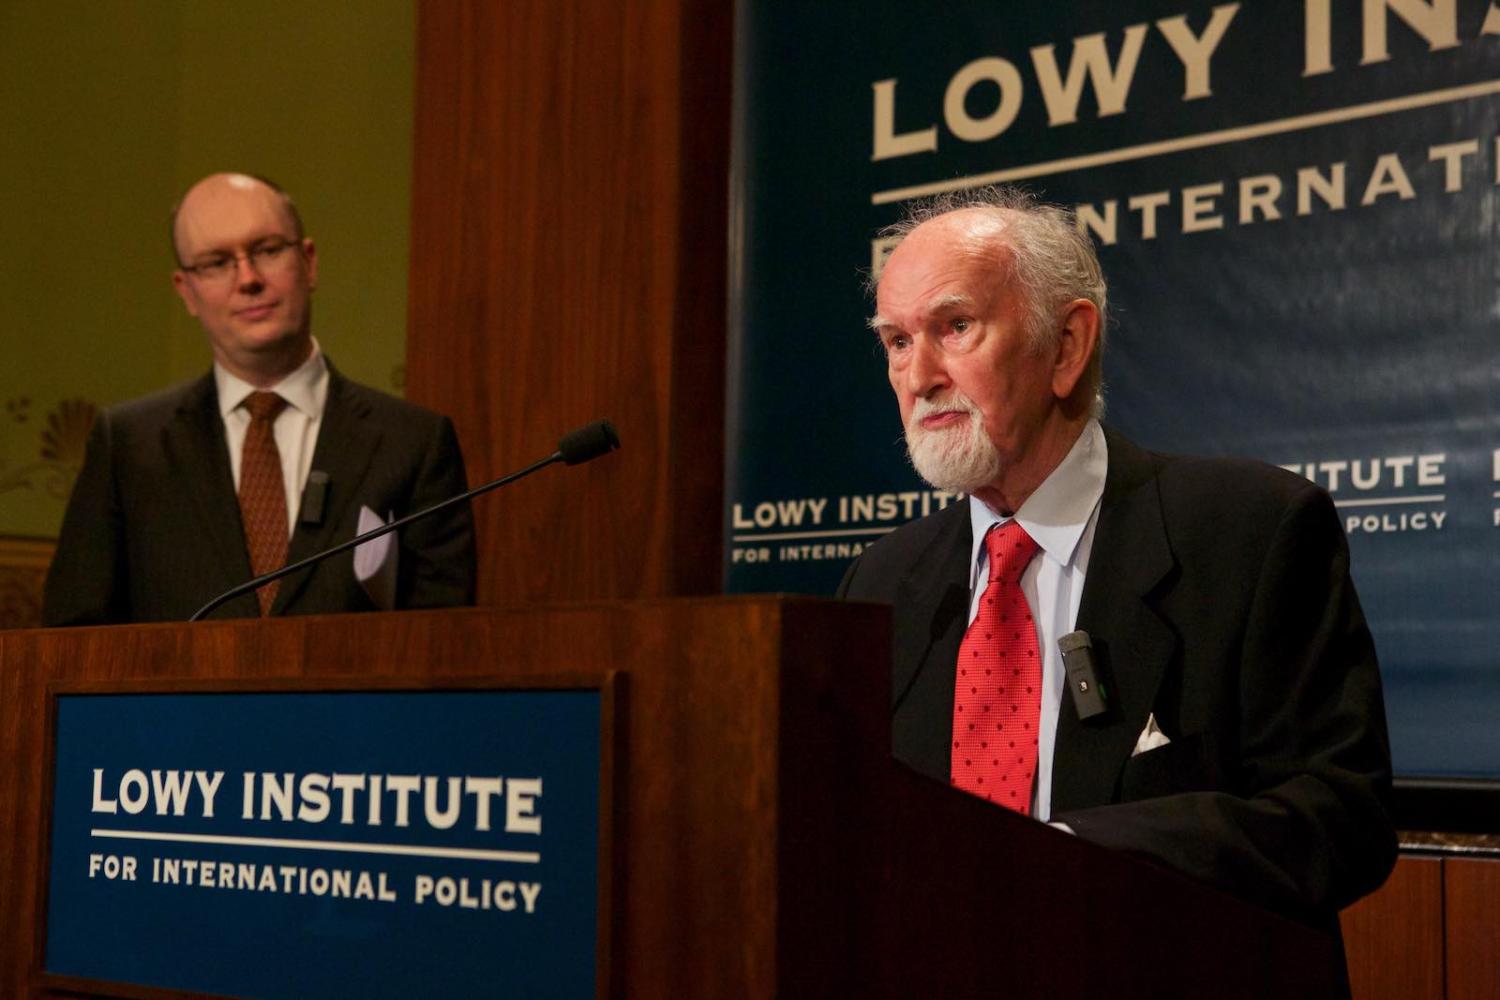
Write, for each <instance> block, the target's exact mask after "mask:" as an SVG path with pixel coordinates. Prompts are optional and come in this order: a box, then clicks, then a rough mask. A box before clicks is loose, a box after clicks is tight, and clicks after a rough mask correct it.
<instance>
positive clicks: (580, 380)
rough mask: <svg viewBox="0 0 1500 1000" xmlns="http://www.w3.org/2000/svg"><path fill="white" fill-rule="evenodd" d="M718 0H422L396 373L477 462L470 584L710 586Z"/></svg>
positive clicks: (526, 597)
mask: <svg viewBox="0 0 1500 1000" xmlns="http://www.w3.org/2000/svg"><path fill="white" fill-rule="evenodd" d="M732 21H733V18H732V5H731V4H713V3H709V2H703V0H610V2H601V0H506V2H504V3H494V2H492V0H451V2H450V0H444V2H441V3H436V2H434V3H424V4H421V5H419V15H418V45H417V96H416V135H415V154H414V156H415V162H414V169H413V190H412V212H413V225H412V251H411V292H410V303H411V304H410V322H409V333H408V342H407V390H406V391H407V395H408V397H409V398H411V399H413V400H414V401H417V402H420V403H422V404H424V405H427V406H430V407H433V408H434V409H437V410H440V411H442V412H445V413H448V414H450V415H452V416H453V418H454V420H455V422H456V423H457V425H458V429H459V435H460V438H461V440H462V442H463V445H464V451H465V454H466V456H467V458H468V461H469V470H470V471H469V478H470V480H471V481H472V482H479V481H482V480H484V479H488V478H492V477H494V476H496V475H499V474H501V473H503V472H506V471H509V470H511V469H514V468H518V467H520V466H522V465H525V464H527V463H529V462H531V461H533V460H534V459H536V458H539V457H542V456H544V455H546V454H548V453H550V452H551V451H552V450H553V449H554V448H555V447H556V442H557V438H558V436H559V435H560V433H562V432H564V431H567V430H570V429H572V428H573V427H574V426H577V425H580V424H583V423H586V422H588V421H590V420H593V419H596V418H599V417H608V418H611V419H613V420H614V421H615V424H616V426H617V427H618V429H619V432H620V436H621V438H622V440H623V442H624V447H623V449H622V450H621V451H620V452H619V453H618V454H615V455H612V456H609V457H607V458H605V459H602V460H600V461H598V462H595V463H594V464H592V465H590V466H586V467H582V468H576V469H563V468H560V467H559V468H552V469H548V470H546V471H545V472H543V473H541V474H540V475H538V476H537V477H535V478H533V479H531V480H528V481H526V482H524V483H521V484H518V485H516V486H513V487H508V488H507V489H506V490H504V491H502V492H501V493H500V494H498V495H495V496H491V497H488V498H485V499H484V500H481V501H480V502H479V504H478V506H477V508H476V515H477V518H478V522H479V525H480V546H481V549H480V601H481V603H497V602H501V601H532V600H542V599H549V598H605V597H641V596H644V597H652V596H669V595H676V594H691V593H707V592H712V591H715V590H717V589H718V587H719V585H720V578H721V571H720V552H719V543H720V537H721V521H722V514H721V509H722V496H723V485H722V477H723V457H724V456H723V448H724V446H723V412H724V388H723V387H724V371H723V367H724V353H725V348H724V344H725V334H724V330H725V282H726V266H725V260H726V249H725V248H726V241H727V216H728V212H727V197H728V195H727V192H728V154H729V134H730V63H731V51H732V44H731V35H732V29H733V24H732Z"/></svg>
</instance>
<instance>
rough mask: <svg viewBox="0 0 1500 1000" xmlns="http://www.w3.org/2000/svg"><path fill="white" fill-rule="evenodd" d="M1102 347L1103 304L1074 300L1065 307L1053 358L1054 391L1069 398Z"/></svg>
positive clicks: (1060, 397)
mask: <svg viewBox="0 0 1500 1000" xmlns="http://www.w3.org/2000/svg"><path fill="white" fill-rule="evenodd" d="M1098 349H1099V307H1098V306H1096V305H1094V304H1093V303H1092V302H1090V301H1089V300H1088V299H1074V300H1073V301H1072V302H1069V303H1068V304H1067V305H1066V306H1063V309H1062V316H1061V319H1060V321H1059V329H1058V334H1057V349H1056V353H1055V354H1054V355H1053V360H1052V394H1053V395H1054V396H1056V397H1057V398H1058V399H1067V398H1069V397H1070V396H1072V395H1073V391H1074V390H1075V389H1077V388H1078V380H1079V379H1081V378H1082V377H1083V373H1084V371H1085V369H1087V368H1088V366H1089V359H1090V358H1092V357H1093V356H1094V352H1095V351H1096V350H1098Z"/></svg>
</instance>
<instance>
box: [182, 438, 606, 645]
mask: <svg viewBox="0 0 1500 1000" xmlns="http://www.w3.org/2000/svg"><path fill="white" fill-rule="evenodd" d="M618 447H620V436H619V435H618V434H616V433H615V427H614V424H612V423H610V422H609V421H608V420H596V421H594V422H593V423H591V424H589V425H588V426H587V427H580V428H579V429H578V430H576V431H573V432H572V433H570V434H565V435H563V438H562V440H561V441H559V442H558V443H557V450H556V451H554V452H553V453H552V454H550V455H548V456H547V457H546V458H544V459H541V460H540V461H537V462H532V463H531V464H530V465H528V466H526V468H524V469H522V470H520V471H519V472H512V473H511V474H510V475H508V476H501V477H500V478H499V479H492V480H490V481H489V482H487V483H485V484H484V485H483V486H476V487H474V489H472V490H469V491H468V492H466V493H460V494H459V495H458V496H456V497H449V498H448V499H447V500H443V501H440V502H439V503H435V504H433V505H432V506H431V507H428V508H427V509H425V510H419V511H417V512H416V513H415V514H408V515H406V516H405V517H403V518H398V519H397V520H395V521H392V522H391V523H390V524H382V525H381V526H380V527H378V528H372V529H371V530H369V531H367V532H365V533H364V534H363V535H356V536H355V537H353V538H351V539H349V540H348V541H347V542H342V543H340V544H338V545H335V546H333V547H332V548H330V549H324V550H323V551H322V552H316V553H314V554H312V555H310V556H308V557H307V558H306V559H299V560H298V561H296V562H294V563H289V564H287V565H285V566H283V567H281V568H280V569H275V570H272V571H271V572H269V573H262V574H261V575H260V576H257V577H256V578H255V579H253V580H246V581H245V582H244V583H242V584H240V585H239V586H237V587H232V588H230V589H229V590H226V591H224V593H222V594H220V595H219V596H218V597H215V598H214V599H213V600H211V601H209V602H208V603H207V604H205V605H203V607H201V608H199V609H198V610H197V611H195V612H193V617H191V618H189V619H188V621H190V622H195V621H199V620H200V619H202V618H203V616H204V615H207V614H208V613H209V612H210V611H213V610H214V609H215V608H217V607H218V606H219V605H221V604H223V603H224V602H226V601H232V600H234V599H235V598H236V597H239V596H240V595H241V594H249V593H251V592H253V591H256V590H259V589H260V588H261V587H264V586H265V585H266V584H268V583H270V582H271V581H272V580H279V579H281V578H282V577H284V576H287V575H289V574H291V573H295V572H297V571H298V570H299V569H305V568H307V567H308V566H312V565H314V564H315V563H320V562H322V561H323V560H324V559H327V558H328V557H329V556H336V555H338V554H339V553H340V552H347V551H348V550H349V549H352V548H354V547H355V546H356V545H363V544H364V543H365V542H368V541H370V539H372V538H379V537H380V536H381V535H387V534H390V533H391V532H392V531H396V530H398V529H400V528H404V527H406V526H407V525H408V524H411V523H412V522H413V521H417V520H420V519H422V518H424V517H426V516H428V515H429V514H436V513H437V512H438V511H440V510H445V509H447V508H449V507H452V506H453V505H454V504H456V503H463V502H464V501H466V500H472V499H473V498H474V497H477V496H479V495H480V494H481V493H488V492H489V491H490V490H493V489H497V488H498V487H501V486H504V485H506V484H507V483H513V482H515V481H516V480H517V479H525V478H526V477H527V476H529V475H531V474H532V473H533V472H536V471H537V470H539V469H543V468H546V467H547V466H549V465H551V464H553V463H554V462H562V463H564V464H566V465H578V464H580V463H583V462H587V461H589V460H591V459H595V458H598V457H599V456H600V455H606V454H608V453H609V452H612V451H614V450H615V449H616V448H618Z"/></svg>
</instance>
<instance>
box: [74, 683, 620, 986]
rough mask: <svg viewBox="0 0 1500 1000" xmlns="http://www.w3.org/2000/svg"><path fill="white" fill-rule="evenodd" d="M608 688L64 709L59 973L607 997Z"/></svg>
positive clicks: (148, 697)
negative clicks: (602, 905)
mask: <svg viewBox="0 0 1500 1000" xmlns="http://www.w3.org/2000/svg"><path fill="white" fill-rule="evenodd" d="M602 721H603V720H602V719H601V694H600V692H599V691H598V690H596V689H595V690H568V691H506V690H483V691H444V692H389V693H333V692H327V693H296V694H291V693H277V694H265V693H202V694H62V695H59V696H58V697H57V713H56V763H55V771H54V779H53V797H52V827H51V861H50V869H49V872H50V877H49V882H48V896H47V911H48V913H47V937H46V958H45V963H44V969H45V971H46V972H48V973H53V974H57V975H62V976H70V977H81V978H84V979H92V980H105V981H112V982H122V983H132V984H138V985H145V986H159V987H168V988H173V989H184V990H194V991H203V992H208V993H214V994H221V995H225V996H234V997H267V998H272V997H286V998H292V997H308V996H323V997H393V998H395V997H413V996H438V995H458V994H460V993H461V994H463V995H465V996H549V997H593V996H594V995H595V972H596V967H597V959H596V941H597V930H596V925H597V919H598V902H597V901H598V898H599V896H598V888H599V887H598V882H599V871H598V855H599V838H600V832H599V831H600V788H599V780H600V767H601V765H600V751H601V740H600V731H601V724H602Z"/></svg>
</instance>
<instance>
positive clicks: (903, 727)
mask: <svg viewBox="0 0 1500 1000" xmlns="http://www.w3.org/2000/svg"><path fill="white" fill-rule="evenodd" d="M940 516H943V517H945V518H946V521H945V523H944V524H943V525H942V527H941V528H940V529H939V530H938V533H937V535H936V536H935V537H934V539H933V541H932V544H931V545H929V546H927V547H926V549H925V550H924V551H923V553H922V555H921V557H920V558H919V560H918V562H917V563H916V565H914V566H913V567H912V570H911V572H910V573H909V574H908V575H907V576H906V578H905V579H903V580H902V581H901V583H900V585H899V587H898V590H897V596H896V603H895V608H896V610H895V621H894V623H893V628H894V630H895V636H894V643H893V650H892V655H893V657H894V660H893V663H892V676H891V684H892V688H891V696H892V710H891V746H892V750H893V752H894V753H895V755H896V757H897V758H898V759H899V760H901V761H903V762H905V763H906V764H908V765H910V766H911V767H913V768H915V769H916V770H918V771H921V772H922V773H924V774H927V775H930V776H932V777H934V778H937V779H939V780H941V781H947V780H948V775H949V763H950V756H949V745H950V743H951V737H952V733H953V666H954V664H955V663H956V662H957V661H958V646H959V643H960V642H961V641H962V640H963V634H964V629H965V627H966V626H967V625H968V611H969V553H970V549H971V536H972V531H971V529H970V526H969V505H968V503H959V504H953V505H951V506H949V507H948V508H947V510H946V511H945V513H944V514H943V515H940Z"/></svg>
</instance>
